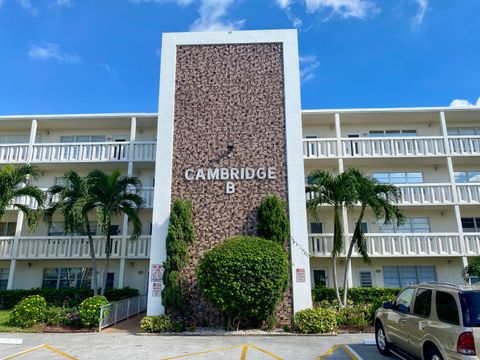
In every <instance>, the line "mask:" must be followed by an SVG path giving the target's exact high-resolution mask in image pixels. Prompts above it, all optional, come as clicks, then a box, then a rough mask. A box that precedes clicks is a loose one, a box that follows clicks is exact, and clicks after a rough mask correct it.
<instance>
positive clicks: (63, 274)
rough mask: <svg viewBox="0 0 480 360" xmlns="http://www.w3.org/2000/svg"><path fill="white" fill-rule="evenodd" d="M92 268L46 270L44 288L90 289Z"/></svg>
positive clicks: (44, 271)
mask: <svg viewBox="0 0 480 360" xmlns="http://www.w3.org/2000/svg"><path fill="white" fill-rule="evenodd" d="M91 283H92V269H91V268H45V269H44V270H43V281H42V287H43V288H52V289H66V288H76V289H80V288H90V287H91Z"/></svg>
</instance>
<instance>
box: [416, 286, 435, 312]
mask: <svg viewBox="0 0 480 360" xmlns="http://www.w3.org/2000/svg"><path fill="white" fill-rule="evenodd" d="M431 308H432V290H428V289H418V290H417V296H416V297H415V305H414V306H413V313H414V314H415V315H419V316H424V317H429V316H430V310H431Z"/></svg>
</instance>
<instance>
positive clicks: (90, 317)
mask: <svg viewBox="0 0 480 360" xmlns="http://www.w3.org/2000/svg"><path fill="white" fill-rule="evenodd" d="M107 304H108V300H107V298H106V297H105V296H100V295H97V296H92V297H89V298H87V299H85V300H83V301H82V303H81V304H80V319H81V320H82V324H83V326H86V327H94V326H98V324H99V323H100V308H101V307H102V306H103V305H107ZM106 315H107V314H104V316H106Z"/></svg>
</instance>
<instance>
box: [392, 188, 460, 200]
mask: <svg viewBox="0 0 480 360" xmlns="http://www.w3.org/2000/svg"><path fill="white" fill-rule="evenodd" d="M397 186H398V188H399V189H400V191H401V192H402V200H401V201H400V204H401V205H441V204H453V203H454V200H453V193H452V186H451V185H449V184H408V185H404V184H399V185H397Z"/></svg>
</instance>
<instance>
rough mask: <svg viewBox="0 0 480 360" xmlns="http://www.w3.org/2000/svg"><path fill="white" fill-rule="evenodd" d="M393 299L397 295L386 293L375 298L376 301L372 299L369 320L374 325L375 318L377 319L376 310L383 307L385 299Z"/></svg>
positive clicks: (369, 306)
mask: <svg viewBox="0 0 480 360" xmlns="http://www.w3.org/2000/svg"><path fill="white" fill-rule="evenodd" d="M393 300H395V295H385V296H382V297H379V298H377V299H375V301H372V302H371V303H370V304H369V305H368V322H369V323H370V324H372V325H373V320H375V311H377V309H378V308H379V307H382V305H383V303H384V302H385V301H393Z"/></svg>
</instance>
